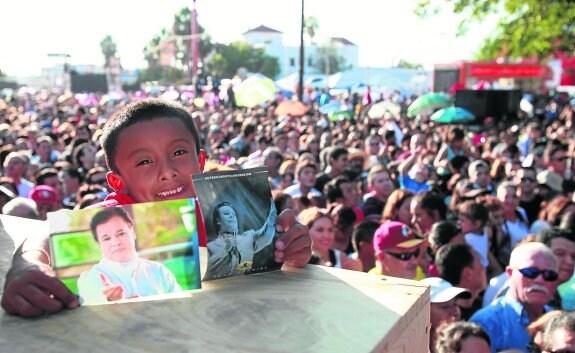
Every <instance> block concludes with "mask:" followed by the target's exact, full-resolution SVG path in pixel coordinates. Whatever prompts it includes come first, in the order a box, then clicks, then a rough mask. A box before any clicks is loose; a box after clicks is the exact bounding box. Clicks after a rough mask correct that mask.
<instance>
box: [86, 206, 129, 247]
mask: <svg viewBox="0 0 575 353" xmlns="http://www.w3.org/2000/svg"><path fill="white" fill-rule="evenodd" d="M115 216H118V217H121V218H122V219H123V220H124V221H126V223H128V224H130V225H133V224H134V221H133V220H132V217H130V216H129V215H128V213H126V211H125V210H124V209H123V208H122V207H109V208H106V209H104V210H102V211H100V212H98V213H96V214H95V215H94V217H92V220H91V221H90V230H91V231H92V236H94V240H96V242H97V241H98V234H97V233H96V228H97V227H98V226H99V225H100V224H102V223H106V222H108V221H109V220H110V219H111V218H112V217H115Z"/></svg>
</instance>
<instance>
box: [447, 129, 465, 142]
mask: <svg viewBox="0 0 575 353" xmlns="http://www.w3.org/2000/svg"><path fill="white" fill-rule="evenodd" d="M463 139H465V131H463V129H461V128H458V127H454V128H452V129H450V130H449V132H448V133H447V141H449V142H453V141H461V140H463Z"/></svg>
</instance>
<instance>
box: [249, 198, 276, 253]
mask: <svg viewBox="0 0 575 353" xmlns="http://www.w3.org/2000/svg"><path fill="white" fill-rule="evenodd" d="M270 200H271V203H270V213H269V214H268V217H267V219H266V221H265V223H264V224H263V226H262V227H261V228H260V229H258V230H256V231H255V232H254V252H258V251H260V250H261V249H263V248H264V247H266V246H268V245H269V244H271V243H272V241H273V240H274V236H275V234H276V230H275V224H276V221H277V217H278V215H277V210H276V206H275V203H274V200H273V199H270Z"/></svg>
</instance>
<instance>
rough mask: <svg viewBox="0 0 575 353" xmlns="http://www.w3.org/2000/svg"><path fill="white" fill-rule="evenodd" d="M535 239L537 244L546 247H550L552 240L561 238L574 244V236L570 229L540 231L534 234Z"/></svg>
mask: <svg viewBox="0 0 575 353" xmlns="http://www.w3.org/2000/svg"><path fill="white" fill-rule="evenodd" d="M536 237H537V238H536V239H537V241H538V242H540V243H543V244H545V245H547V247H551V242H552V241H553V239H557V238H563V239H565V240H568V241H570V242H572V243H575V234H573V231H572V230H571V229H563V228H548V229H542V230H540V231H539V232H537V233H536Z"/></svg>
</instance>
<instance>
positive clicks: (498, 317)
mask: <svg viewBox="0 0 575 353" xmlns="http://www.w3.org/2000/svg"><path fill="white" fill-rule="evenodd" d="M506 272H507V275H508V276H509V290H508V292H507V293H506V294H505V295H504V296H502V297H500V298H498V299H497V300H495V301H494V302H492V303H491V304H490V305H488V306H486V307H485V308H483V309H481V310H479V311H477V312H476V313H475V314H474V315H473V316H472V317H471V319H470V321H472V322H476V323H478V324H479V325H481V326H482V327H483V329H485V331H487V333H488V334H489V337H491V351H492V352H494V353H495V352H497V351H501V350H505V349H520V350H527V344H528V343H529V341H530V340H531V337H530V336H529V333H528V332H527V329H526V327H527V325H529V323H531V322H534V321H535V320H537V319H538V318H539V317H541V315H543V314H544V313H545V312H547V311H549V310H551V307H549V306H547V303H549V301H550V300H551V298H552V297H553V295H554V294H555V291H556V289H557V278H558V275H557V260H556V259H555V256H554V255H553V252H552V251H551V249H549V248H548V247H547V246H545V245H544V244H542V243H538V242H532V243H526V244H521V245H519V246H517V247H516V248H515V249H514V250H513V252H511V259H510V260H509V266H507V268H506Z"/></svg>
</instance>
